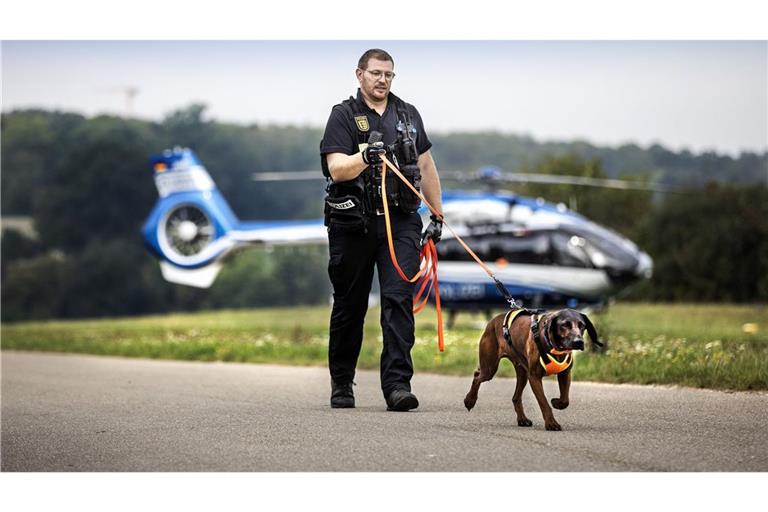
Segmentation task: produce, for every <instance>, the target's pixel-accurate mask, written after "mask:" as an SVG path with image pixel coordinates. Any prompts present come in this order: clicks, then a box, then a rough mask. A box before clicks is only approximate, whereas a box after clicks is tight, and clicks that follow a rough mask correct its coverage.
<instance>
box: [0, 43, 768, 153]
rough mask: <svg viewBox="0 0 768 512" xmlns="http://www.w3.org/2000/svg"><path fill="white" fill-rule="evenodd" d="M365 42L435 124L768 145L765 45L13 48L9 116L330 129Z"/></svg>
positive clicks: (5, 52) (725, 148)
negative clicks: (174, 113) (198, 107)
mask: <svg viewBox="0 0 768 512" xmlns="http://www.w3.org/2000/svg"><path fill="white" fill-rule="evenodd" d="M370 47H382V48H385V49H387V50H388V51H389V52H390V53H391V54H392V55H393V57H394V59H395V71H396V72H397V77H396V78H395V82H394V85H393V91H394V92H395V93H396V94H398V95H400V96H402V97H403V98H404V99H406V100H407V101H409V102H411V103H414V104H415V105H416V106H417V107H418V108H419V110H420V112H421V114H422V116H423V118H424V120H425V123H426V127H427V130H428V131H430V132H447V131H454V130H473V131H474V130H487V129H491V130H498V131H502V132H507V133H516V134H528V135H531V136H533V137H535V138H536V139H538V140H566V141H567V140H573V139H576V138H578V139H584V140H587V141H590V142H592V143H595V144H610V145H618V144H621V143H626V142H634V143H637V144H640V145H643V146H646V145H648V144H651V143H653V142H659V143H661V144H664V145H665V146H667V147H670V148H672V149H675V150H679V149H682V148H688V149H690V150H692V151H697V152H698V151H703V150H707V149H715V150H717V151H720V152H728V153H731V154H736V153H737V152H738V151H740V150H751V151H765V150H768V43H767V42H766V41H745V42H730V41H709V42H706V41H705V42H686V41H670V42H653V41H637V42H620V41H619V42H613V41H595V42H590V41H574V42H562V41H560V42H554V41H553V42H545V41H530V42H528V41H395V42H381V41H375V42H371V41H293V42H292V41H271V42H270V41H200V42H197V41H179V42H169V41H157V42H150V41H121V42H116V41H115V42H103V41H42V42H34V41H4V42H3V43H2V110H3V111H4V112H7V111H9V110H13V109H17V108H27V107H43V108H49V109H51V108H58V109H63V110H69V111H77V112H82V113H85V114H87V115H93V114H97V113H117V114H125V113H126V111H127V104H126V99H125V95H124V94H123V93H122V92H120V88H121V87H126V86H131V87H136V88H138V90H139V92H138V95H137V96H136V98H135V100H134V103H133V113H134V115H135V116H136V117H140V118H146V119H160V118H161V117H162V116H163V115H164V114H165V113H167V112H168V111H170V110H173V109H175V108H179V107H182V106H186V105H188V104H189V103H191V102H203V103H206V104H207V105H208V106H209V109H208V115H209V117H212V118H214V119H217V120H220V121H232V122H237V123H253V122H256V123H269V122H275V123H281V124H286V123H292V124H301V125H312V126H324V125H325V122H326V120H327V117H328V114H329V112H330V109H331V106H332V105H333V104H334V103H338V102H339V101H340V100H342V99H343V98H345V97H347V96H348V95H349V94H351V93H353V92H354V91H355V89H356V86H357V82H356V80H355V77H354V68H355V66H356V63H357V59H358V57H359V56H360V54H361V53H362V52H363V51H365V50H366V49H368V48H370Z"/></svg>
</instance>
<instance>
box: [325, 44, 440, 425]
mask: <svg viewBox="0 0 768 512" xmlns="http://www.w3.org/2000/svg"><path fill="white" fill-rule="evenodd" d="M355 76H356V77H357V80H358V82H359V83H360V88H359V89H358V91H357V96H356V97H350V98H349V99H348V100H346V101H344V102H342V103H341V104H339V105H335V106H334V107H333V110H332V111H331V115H330V118H329V119H328V124H327V125H326V128H325V133H324V135H323V140H322V141H321V143H320V154H321V159H322V164H323V172H324V173H325V175H326V177H327V178H328V180H329V187H328V195H327V197H326V205H325V208H326V224H327V225H328V242H329V252H330V260H329V263H328V274H329V276H330V279H331V283H332V284H333V310H332V312H331V322H330V340H329V349H328V363H329V369H330V373H331V407H334V408H339V407H354V406H355V398H354V393H353V390H352V384H353V379H354V377H355V367H356V366H357V359H358V356H359V355H360V347H361V345H362V341H363V321H364V318H365V314H366V311H367V309H368V295H369V293H370V290H371V283H372V280H373V270H374V266H375V267H376V268H377V269H378V276H379V285H380V289H381V329H382V334H383V339H384V346H383V350H382V353H381V368H380V370H381V389H382V391H383V393H384V398H385V400H386V403H387V409H388V410H393V411H408V410H410V409H415V408H416V407H418V405H419V401H418V399H417V398H416V396H415V395H414V394H413V393H411V377H412V376H413V361H412V359H411V349H412V347H413V344H414V318H413V310H412V308H413V292H414V289H413V287H414V285H413V284H411V283H408V282H407V281H405V280H403V279H402V278H401V277H400V276H399V275H398V273H397V271H396V270H395V268H394V266H393V264H392V262H391V259H390V255H389V250H388V245H387V235H386V229H385V224H384V215H383V213H384V211H383V203H382V198H381V170H380V168H381V160H380V155H382V154H386V155H387V157H388V159H389V160H390V161H392V160H393V159H394V160H396V161H397V163H396V165H398V167H400V168H401V170H403V169H404V174H406V175H407V177H408V178H409V181H411V182H412V183H413V184H414V185H416V186H419V185H420V187H421V190H422V193H423V194H424V196H425V197H426V199H427V201H429V202H430V204H432V206H433V207H434V208H436V210H437V211H439V212H442V209H441V208H442V205H441V200H440V196H441V193H440V179H439V177H438V174H437V168H436V166H435V162H434V160H433V159H432V155H431V154H430V151H429V150H430V147H431V146H432V143H431V142H430V140H429V138H428V137H427V133H426V131H425V130H424V124H423V123H422V120H421V116H420V115H419V112H418V111H417V110H416V108H415V107H414V106H413V105H410V104H408V103H405V102H404V101H402V100H401V99H400V98H398V97H397V96H395V95H394V94H393V93H391V92H390V88H391V86H392V81H393V80H394V78H395V72H394V61H393V59H392V57H391V56H390V55H389V54H388V53H387V52H386V51H384V50H380V49H372V50H368V51H366V52H365V53H364V54H363V55H362V57H360V60H359V62H358V65H357V69H356V70H355ZM390 176H391V178H390ZM398 181H399V180H398V179H397V178H396V177H395V176H394V173H392V172H391V171H390V172H388V173H387V182H386V188H387V197H388V198H389V199H390V201H389V207H390V218H391V226H392V237H393V240H394V247H395V252H396V255H397V259H398V263H399V264H400V267H401V268H402V270H403V271H404V272H405V273H406V275H407V276H408V277H411V276H413V275H414V274H415V273H416V272H417V271H418V269H419V261H420V256H419V254H420V248H421V244H422V243H423V242H424V241H425V239H426V238H432V240H433V241H434V242H438V241H439V240H440V236H441V232H442V222H441V220H440V218H439V217H435V216H434V215H433V216H432V221H431V222H430V224H429V226H428V227H427V229H426V231H425V232H424V235H423V236H422V234H421V230H422V227H423V225H422V221H421V217H420V216H419V214H418V213H416V209H417V208H418V205H419V202H420V201H419V200H418V198H416V196H415V195H414V194H413V193H412V192H410V191H409V190H408V189H407V188H406V187H405V186H404V185H403V186H399V185H398V183H397V182H398Z"/></svg>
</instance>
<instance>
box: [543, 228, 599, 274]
mask: <svg viewBox="0 0 768 512" xmlns="http://www.w3.org/2000/svg"><path fill="white" fill-rule="evenodd" d="M585 245H586V242H585V240H584V238H582V237H580V236H576V235H570V234H568V233H552V253H553V260H554V263H555V265H562V266H564V267H587V268H589V267H592V262H591V260H590V258H589V254H587V251H586V250H585Z"/></svg>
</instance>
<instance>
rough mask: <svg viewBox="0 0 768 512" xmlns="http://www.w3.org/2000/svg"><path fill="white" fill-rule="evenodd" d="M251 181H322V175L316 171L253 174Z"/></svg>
mask: <svg viewBox="0 0 768 512" xmlns="http://www.w3.org/2000/svg"><path fill="white" fill-rule="evenodd" d="M251 179H252V180H253V181H301V180H319V179H323V173H322V172H320V171H319V170H316V171H283V172H254V173H253V174H251Z"/></svg>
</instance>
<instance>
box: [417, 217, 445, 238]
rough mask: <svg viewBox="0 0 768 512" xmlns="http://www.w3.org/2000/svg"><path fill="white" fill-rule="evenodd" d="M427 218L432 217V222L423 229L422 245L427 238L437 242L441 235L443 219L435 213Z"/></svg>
mask: <svg viewBox="0 0 768 512" xmlns="http://www.w3.org/2000/svg"><path fill="white" fill-rule="evenodd" d="M429 218H430V219H432V222H430V223H429V225H428V226H427V229H425V230H424V234H423V235H422V236H421V245H424V244H425V243H426V242H427V240H428V239H429V238H431V239H432V241H433V242H434V243H435V244H437V242H439V241H440V238H441V237H442V236H443V219H441V218H440V217H437V216H435V215H432V216H430V217H429Z"/></svg>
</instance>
